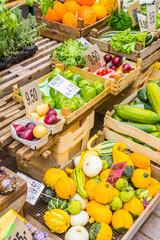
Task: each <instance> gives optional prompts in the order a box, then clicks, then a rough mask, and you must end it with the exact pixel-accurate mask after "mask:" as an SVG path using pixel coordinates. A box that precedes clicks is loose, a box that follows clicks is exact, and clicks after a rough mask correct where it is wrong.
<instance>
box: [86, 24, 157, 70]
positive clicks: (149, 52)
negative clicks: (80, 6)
mask: <svg viewBox="0 0 160 240" xmlns="http://www.w3.org/2000/svg"><path fill="white" fill-rule="evenodd" d="M109 31H110V29H109V27H106V28H104V29H102V30H100V31H98V30H97V29H92V32H91V37H90V42H91V43H92V44H95V43H97V44H98V46H99V48H100V50H101V51H104V52H108V53H111V54H114V55H118V56H122V57H126V58H127V59H129V60H131V61H134V62H136V61H137V59H138V58H140V59H142V60H144V61H143V64H142V71H143V70H145V69H146V68H148V67H149V66H150V65H151V64H152V63H153V62H152V59H155V58H156V55H157V54H158V55H159V51H160V50H159V49H160V39H158V40H157V41H155V42H153V43H152V44H151V45H150V46H148V47H146V48H144V49H142V44H141V43H137V44H136V51H135V52H131V53H130V54H128V53H123V52H121V51H116V50H115V49H114V48H112V47H111V46H110V44H109V42H107V43H106V42H104V41H102V40H100V39H99V38H100V36H101V35H102V34H104V33H106V32H109ZM158 50H159V51H158ZM153 55H154V57H152V56H153ZM148 61H149V62H148ZM155 61H156V60H155Z"/></svg>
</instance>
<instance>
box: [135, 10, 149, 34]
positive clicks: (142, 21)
mask: <svg viewBox="0 0 160 240" xmlns="http://www.w3.org/2000/svg"><path fill="white" fill-rule="evenodd" d="M137 15H138V22H139V27H140V30H141V32H146V31H147V17H146V16H144V15H143V14H137Z"/></svg>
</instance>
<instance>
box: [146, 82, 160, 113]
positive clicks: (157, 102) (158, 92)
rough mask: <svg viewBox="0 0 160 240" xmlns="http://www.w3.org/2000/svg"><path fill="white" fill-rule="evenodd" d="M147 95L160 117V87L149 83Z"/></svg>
mask: <svg viewBox="0 0 160 240" xmlns="http://www.w3.org/2000/svg"><path fill="white" fill-rule="evenodd" d="M147 94H148V98H149V101H150V104H151V106H152V108H153V109H154V111H155V112H156V113H157V114H158V115H159V116H160V87H159V86H158V85H157V84H155V83H148V85H147Z"/></svg>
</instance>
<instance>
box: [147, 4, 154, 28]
mask: <svg viewBox="0 0 160 240" xmlns="http://www.w3.org/2000/svg"><path fill="white" fill-rule="evenodd" d="M147 19H148V31H149V32H152V31H155V30H156V5H151V6H148V7H147Z"/></svg>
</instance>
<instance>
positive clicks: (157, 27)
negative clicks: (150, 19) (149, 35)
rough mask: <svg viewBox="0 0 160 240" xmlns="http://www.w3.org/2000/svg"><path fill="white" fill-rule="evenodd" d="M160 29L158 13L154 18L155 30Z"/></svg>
mask: <svg viewBox="0 0 160 240" xmlns="http://www.w3.org/2000/svg"><path fill="white" fill-rule="evenodd" d="M159 28H160V13H157V16H156V29H159Z"/></svg>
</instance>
